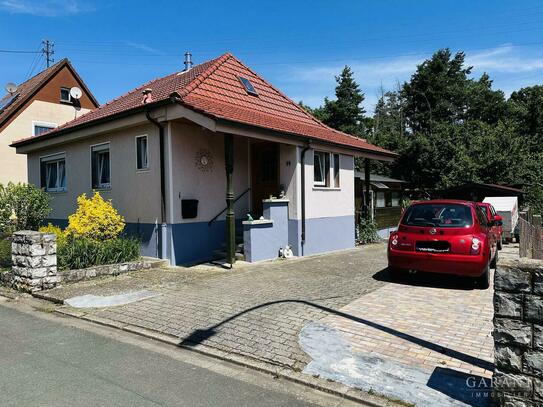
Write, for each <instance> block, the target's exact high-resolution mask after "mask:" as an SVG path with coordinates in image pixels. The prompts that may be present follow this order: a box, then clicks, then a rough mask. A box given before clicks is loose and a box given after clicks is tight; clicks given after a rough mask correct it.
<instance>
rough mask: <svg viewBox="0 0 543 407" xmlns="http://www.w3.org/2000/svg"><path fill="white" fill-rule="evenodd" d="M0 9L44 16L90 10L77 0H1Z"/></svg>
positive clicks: (56, 15) (14, 12) (73, 13)
mask: <svg viewBox="0 0 543 407" xmlns="http://www.w3.org/2000/svg"><path fill="white" fill-rule="evenodd" d="M0 10H4V11H7V12H8V13H12V14H31V15H35V16H44V17H58V16H65V15H75V14H79V13H82V12H86V11H90V10H91V8H90V7H89V6H88V5H85V6H82V5H81V3H80V2H79V1H78V0H41V1H40V0H1V1H0Z"/></svg>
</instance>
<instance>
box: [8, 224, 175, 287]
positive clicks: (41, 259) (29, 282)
mask: <svg viewBox="0 0 543 407" xmlns="http://www.w3.org/2000/svg"><path fill="white" fill-rule="evenodd" d="M11 252H12V256H11V259H12V263H13V266H12V270H11V272H7V273H0V283H1V284H3V285H5V286H9V287H12V288H14V289H16V290H19V291H26V292H31V293H32V292H36V291H40V290H46V289H50V288H54V287H55V286H57V285H59V284H61V283H73V282H76V281H81V280H85V279H89V278H94V277H100V276H116V275H119V274H122V273H128V272H131V271H137V270H143V269H150V268H154V267H163V266H165V265H167V262H164V261H163V260H158V259H142V260H138V261H132V262H126V263H119V264H107V265H101V266H94V267H89V268H86V269H80V270H67V271H59V270H58V268H57V244H56V236H55V235H54V234H47V233H41V232H34V231H28V230H23V231H20V232H15V233H14V234H13V240H12V244H11ZM165 263H166V264H165Z"/></svg>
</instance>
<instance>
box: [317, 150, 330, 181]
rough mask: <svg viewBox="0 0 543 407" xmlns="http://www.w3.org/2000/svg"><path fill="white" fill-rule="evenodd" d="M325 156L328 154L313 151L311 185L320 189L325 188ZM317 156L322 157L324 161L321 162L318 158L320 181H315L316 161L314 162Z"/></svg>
mask: <svg viewBox="0 0 543 407" xmlns="http://www.w3.org/2000/svg"><path fill="white" fill-rule="evenodd" d="M326 154H329V153H326V152H324V151H317V150H314V151H313V185H314V186H316V187H320V188H326V158H325V157H326ZM317 156H319V157H322V160H324V161H321V159H320V158H319V162H320V164H321V168H322V171H323V174H322V175H323V180H322V181H317V180H316V179H315V166H316V165H317V160H316V157H317ZM328 176H330V171H328Z"/></svg>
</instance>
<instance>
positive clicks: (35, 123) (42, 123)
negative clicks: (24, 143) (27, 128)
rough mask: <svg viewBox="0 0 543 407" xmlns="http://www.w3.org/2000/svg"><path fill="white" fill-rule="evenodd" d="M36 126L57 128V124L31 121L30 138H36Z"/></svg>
mask: <svg viewBox="0 0 543 407" xmlns="http://www.w3.org/2000/svg"><path fill="white" fill-rule="evenodd" d="M36 126H38V127H50V128H51V130H52V129H56V128H57V127H58V124H56V123H52V122H44V121H41V120H32V130H31V131H32V133H31V134H32V137H36V136H37V134H36Z"/></svg>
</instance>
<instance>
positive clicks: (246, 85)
mask: <svg viewBox="0 0 543 407" xmlns="http://www.w3.org/2000/svg"><path fill="white" fill-rule="evenodd" d="M238 78H239V81H240V82H241V84H242V85H243V87H244V88H245V90H246V91H247V93H248V94H249V95H253V96H258V92H257V91H256V89H255V87H254V86H253V84H252V83H251V81H249V79H247V78H244V77H243V76H238Z"/></svg>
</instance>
